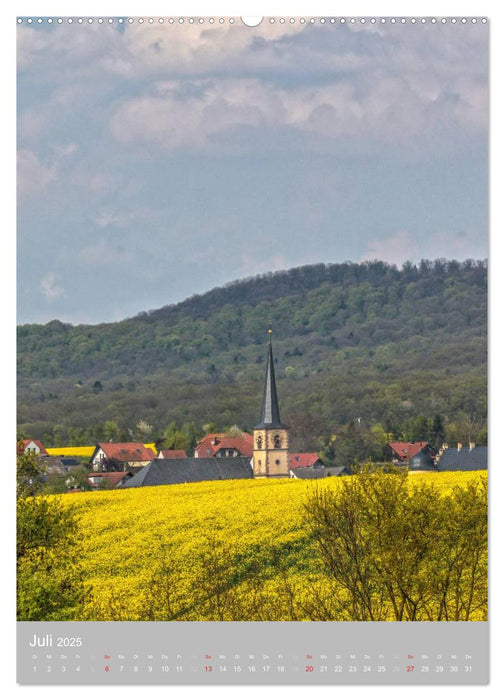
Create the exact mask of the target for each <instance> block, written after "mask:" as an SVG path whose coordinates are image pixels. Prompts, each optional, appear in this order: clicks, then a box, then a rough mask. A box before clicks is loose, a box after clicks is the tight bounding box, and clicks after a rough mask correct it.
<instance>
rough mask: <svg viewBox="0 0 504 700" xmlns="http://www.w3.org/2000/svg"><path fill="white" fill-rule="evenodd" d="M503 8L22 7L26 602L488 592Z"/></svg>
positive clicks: (241, 610)
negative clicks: (493, 149) (232, 12)
mask: <svg viewBox="0 0 504 700" xmlns="http://www.w3.org/2000/svg"><path fill="white" fill-rule="evenodd" d="M488 33H489V22H488V21H487V20H486V18H481V17H474V18H472V17H468V18H461V17H456V18H455V17H437V18H434V17H429V18H425V17H416V18H412V17H407V18H406V17H404V18H402V17H397V18H391V17H384V18H381V17H378V16H377V17H365V18H364V17H322V18H321V17H310V16H305V17H291V16H284V17H271V18H270V17H263V18H245V19H243V18H240V17H234V18H233V17H219V16H213V17H212V16H208V17H178V16H177V17H168V16H166V17H157V16H156V17H149V16H143V17H140V16H136V17H127V16H123V17H108V16H103V17H64V18H61V17H46V16H45V15H44V16H41V17H34V16H33V17H24V16H23V17H19V18H17V130H18V133H17V138H18V161H17V162H18V165H17V187H18V200H17V203H18V210H17V213H18V221H17V225H18V229H17V266H18V267H17V295H18V296H17V318H18V321H17V322H18V326H17V436H16V446H17V450H16V452H17V472H16V473H17V492H16V502H17V620H18V621H19V622H20V623H32V622H37V623H42V622H43V623H60V622H65V623H67V622H68V623H89V622H93V623H95V622H98V623H113V622H121V623H137V622H153V623H161V622H165V623H166V622H173V623H186V622H192V623H194V622H196V623H197V622H205V623H238V622H240V623H243V622H247V623H248V622H250V623H285V622H296V623H322V622H324V623H329V622H334V623H355V622H359V623H367V622H387V623H389V622H390V623H400V622H432V623H442V622H449V623H471V625H472V623H482V622H486V621H487V600H488V590H487V588H488V586H487V558H488V557H487V470H488V447H487V444H488V434H487V389H488V387H487V261H488V119H489V115H488V60H489V56H488ZM471 625H461V628H462V630H467V628H468V627H471ZM473 627H476V626H473ZM23 629H25V628H23ZM26 629H30V630H31V631H30V634H29V640H30V642H29V645H30V647H37V648H36V649H35V652H36V653H40V647H44V646H49V641H48V640H49V636H50V635H49V634H48V633H46V631H44V630H46V629H49V628H45V627H44V626H41V627H40V628H38V627H37V628H36V630H39V629H41V630H43V631H42V632H39V631H36V630H35V628H28V627H26ZM222 629H224V627H223V628H222ZM275 629H276V628H275ZM282 629H283V630H284V631H285V626H284V627H283V628H282ZM403 629H405V627H404V626H403ZM462 634H466V632H465V631H463V632H462ZM72 638H73V637H72ZM73 651H75V650H73ZM104 651H106V655H105V659H107V658H110V656H109V653H110V652H108V651H107V650H104ZM67 652H68V650H66V651H65V653H67ZM35 656H36V654H35ZM35 656H34V658H35ZM210 657H211V655H210V654H209V655H208V658H210ZM100 658H103V657H100ZM411 658H413V657H411ZM37 663H38V662H37ZM106 663H107V666H106V670H107V669H109V670H110V669H112V666H113V663H112V661H111V662H110V663H109V662H108V661H107V662H106ZM166 663H168V662H166ZM181 663H182V662H181ZM193 664H194V665H195V664H196V662H195V661H194V662H193ZM410 665H411V664H410ZM205 666H206V667H208V666H210V669H212V666H211V665H210V664H209V663H206V664H205ZM35 667H36V664H35V661H34V668H35ZM114 668H115V667H114ZM166 668H168V666H166ZM180 668H182V666H180ZM317 668H318V667H317ZM317 668H316V669H315V670H317ZM303 670H304V665H303ZM312 670H313V668H312ZM326 670H327V669H326ZM457 670H458V667H457ZM214 671H215V666H214ZM107 672H108V671H107ZM460 673H462V668H461V669H460ZM166 675H169V674H166ZM207 675H208V674H207ZM30 682H35V681H30ZM53 682H54V679H53ZM116 682H117V681H116ZM167 682H168V681H167ZM240 682H242V681H240ZM326 682H336V681H329V680H326ZM452 682H453V681H452ZM457 682H460V681H457Z"/></svg>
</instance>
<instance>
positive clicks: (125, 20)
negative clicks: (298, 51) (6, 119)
mask: <svg viewBox="0 0 504 700" xmlns="http://www.w3.org/2000/svg"><path fill="white" fill-rule="evenodd" d="M487 22H488V18H487V17H264V18H263V19H262V21H261V22H260V24H259V25H257V26H261V24H275V23H279V24H296V23H299V24H322V25H324V24H326V25H336V24H366V23H369V24H420V25H423V24H478V23H481V24H486V23H487ZM17 23H18V24H28V25H30V24H35V25H36V24H56V25H58V24H60V25H61V24H105V25H110V24H119V25H121V24H135V23H136V24H171V25H175V24H192V25H200V24H221V25H222V24H235V25H238V26H247V27H249V28H250V29H254V28H256V27H252V26H250V25H248V24H246V23H245V22H244V21H243V20H242V18H241V17H18V18H17Z"/></svg>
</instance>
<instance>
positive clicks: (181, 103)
mask: <svg viewBox="0 0 504 700" xmlns="http://www.w3.org/2000/svg"><path fill="white" fill-rule="evenodd" d="M450 90H454V91H455V93H454V95H452V94H451V93H450V92H447V91H444V92H443V91H442V90H439V89H432V91H429V90H426V91H425V92H424V94H423V96H422V94H420V93H417V92H415V91H414V90H412V89H411V86H409V85H408V84H407V83H406V82H405V81H404V80H403V78H401V77H398V76H396V77H394V76H390V77H382V78H381V79H380V80H378V81H377V82H376V84H374V83H373V84H368V85H366V86H365V88H364V89H360V90H358V89H357V88H356V86H355V84H354V83H353V82H352V81H351V80H349V79H345V80H339V81H338V82H330V83H325V84H323V85H316V86H313V87H304V86H303V87H297V88H290V89H287V88H281V87H279V86H278V85H276V84H273V83H271V82H266V81H265V80H261V79H257V78H212V79H196V80H191V81H187V80H171V81H164V82H158V83H156V84H154V85H153V86H149V89H148V91H146V92H145V94H143V95H140V96H135V97H129V98H126V99H123V100H121V101H119V102H118V103H117V104H116V106H115V109H114V110H113V113H112V117H111V120H110V129H111V132H112V134H113V135H114V137H115V138H116V139H117V140H118V141H120V142H122V143H128V142H153V143H156V144H157V145H160V146H162V147H163V148H166V149H168V150H169V149H173V148H179V147H188V148H190V149H197V148H205V147H208V146H209V144H210V143H211V141H212V138H213V137H215V136H218V135H226V136H229V134H230V132H232V130H234V129H240V128H243V127H248V128H253V129H260V130H264V129H268V128H291V129H295V130H297V131H299V132H300V133H304V134H315V135H317V136H319V137H323V138H329V139H334V138H341V137H357V138H360V139H366V141H374V142H377V143H387V144H392V143H398V142H400V143H403V144H404V143H411V141H412V138H413V139H414V141H415V142H416V141H418V140H419V139H420V140H422V141H423V140H425V139H426V138H429V137H430V136H436V135H438V134H439V133H440V132H442V131H445V130H448V129H449V130H451V131H462V132H463V131H464V129H470V130H471V131H474V130H482V129H483V128H484V126H485V119H486V110H485V98H484V92H485V91H484V89H483V88H482V87H481V86H480V87H479V90H478V87H477V86H474V89H473V90H469V89H468V90H467V94H468V96H467V98H465V97H464V95H463V94H462V93H463V89H462V87H460V88H457V87H456V86H450ZM464 94H465V93H464ZM251 147H252V148H253V147H254V143H253V140H251Z"/></svg>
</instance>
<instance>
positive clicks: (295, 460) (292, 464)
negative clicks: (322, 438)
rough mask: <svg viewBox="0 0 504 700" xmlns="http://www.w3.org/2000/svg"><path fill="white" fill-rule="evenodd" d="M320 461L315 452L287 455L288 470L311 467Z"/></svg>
mask: <svg viewBox="0 0 504 700" xmlns="http://www.w3.org/2000/svg"><path fill="white" fill-rule="evenodd" d="M319 459H320V457H319V456H318V454H317V453H316V452H291V453H290V454H289V469H297V468H298V467H311V466H313V465H314V464H315V462H317V461H318V460H319Z"/></svg>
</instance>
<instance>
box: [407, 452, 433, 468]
mask: <svg viewBox="0 0 504 700" xmlns="http://www.w3.org/2000/svg"><path fill="white" fill-rule="evenodd" d="M409 468H410V469H412V470H415V469H419V470H421V471H424V470H427V469H432V470H434V471H436V467H435V465H434V462H433V460H432V457H431V456H430V455H429V454H427V452H425V451H424V450H420V451H419V452H417V453H416V455H413V457H412V458H411V459H410V461H409Z"/></svg>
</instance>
